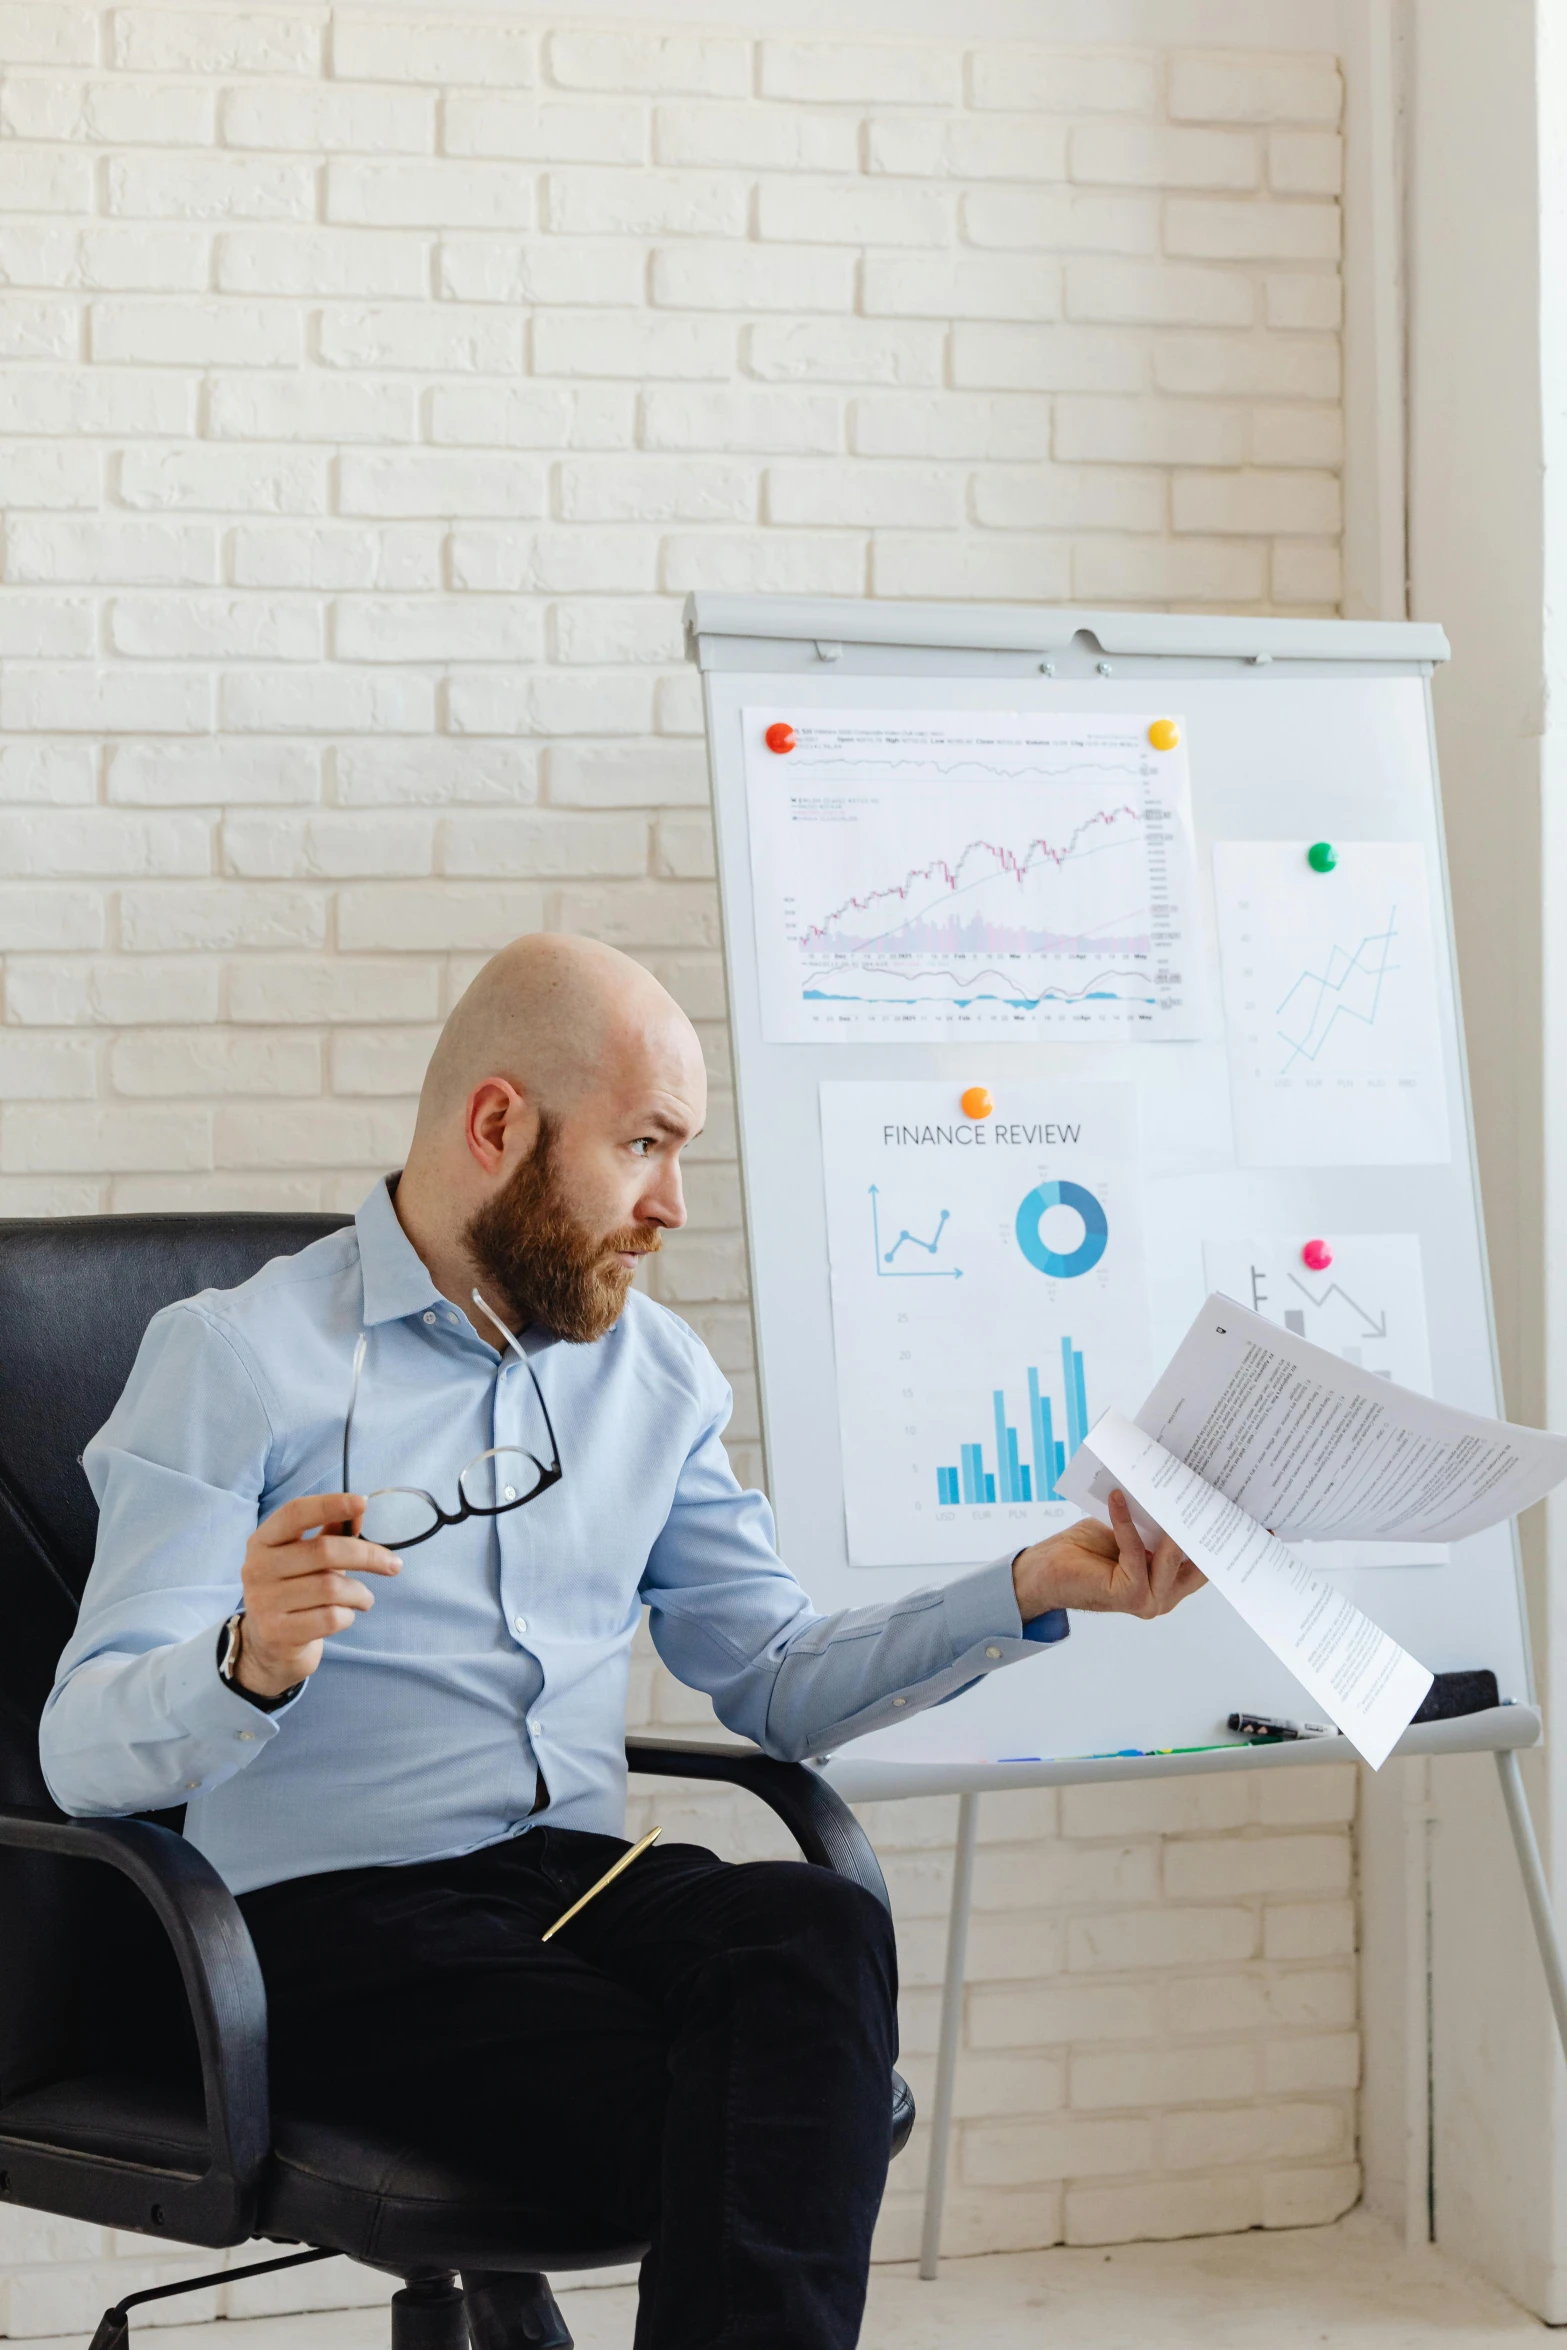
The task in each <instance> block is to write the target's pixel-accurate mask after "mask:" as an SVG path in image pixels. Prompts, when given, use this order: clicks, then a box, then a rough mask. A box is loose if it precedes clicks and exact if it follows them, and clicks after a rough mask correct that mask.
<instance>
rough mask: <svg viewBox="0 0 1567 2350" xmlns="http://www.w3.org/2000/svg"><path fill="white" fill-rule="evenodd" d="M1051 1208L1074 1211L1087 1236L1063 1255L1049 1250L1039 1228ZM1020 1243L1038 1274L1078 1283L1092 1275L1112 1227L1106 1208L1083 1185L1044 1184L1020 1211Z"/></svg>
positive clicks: (1032, 1193) (1033, 1191) (1018, 1237)
mask: <svg viewBox="0 0 1567 2350" xmlns="http://www.w3.org/2000/svg"><path fill="white" fill-rule="evenodd" d="M1047 1208H1071V1209H1073V1210H1074V1211H1075V1213H1076V1214H1077V1215H1079V1216H1081V1218H1082V1220H1083V1237H1082V1239H1081V1240H1080V1241H1079V1242H1078V1244H1077V1246H1076V1248H1074V1249H1071V1250H1069V1251H1068V1252H1067V1253H1066V1254H1065V1255H1063V1254H1062V1253H1061V1252H1060V1251H1059V1250H1057V1249H1053V1248H1047V1247H1046V1245H1045V1242H1044V1240H1043V1238H1042V1237H1041V1235H1040V1230H1039V1227H1040V1225H1041V1223H1042V1222H1043V1221H1044V1216H1045V1211H1046V1209H1047ZM1016 1230H1017V1244H1018V1247H1019V1248H1020V1249H1021V1250H1022V1251H1023V1254H1024V1256H1025V1257H1027V1259H1028V1261H1029V1263H1030V1264H1031V1265H1032V1266H1033V1268H1034V1270H1035V1272H1036V1273H1046V1274H1048V1275H1049V1276H1050V1278H1051V1279H1052V1280H1053V1281H1071V1280H1075V1279H1076V1277H1077V1275H1078V1274H1079V1273H1091V1272H1092V1271H1093V1269H1094V1267H1095V1265H1097V1264H1098V1262H1099V1260H1100V1258H1101V1257H1102V1256H1103V1255H1104V1253H1105V1249H1106V1247H1107V1246H1108V1244H1109V1239H1110V1226H1109V1223H1108V1222H1107V1220H1106V1217H1105V1212H1104V1209H1103V1208H1102V1207H1101V1206H1100V1204H1099V1202H1098V1200H1097V1199H1095V1197H1094V1195H1093V1193H1092V1192H1091V1191H1086V1190H1085V1189H1084V1187H1083V1186H1082V1184H1081V1183H1041V1184H1038V1185H1036V1187H1035V1188H1034V1190H1032V1191H1031V1192H1029V1193H1028V1195H1027V1197H1026V1198H1025V1199H1024V1200H1023V1202H1022V1205H1021V1206H1020V1207H1019V1209H1018V1212H1017V1225H1016Z"/></svg>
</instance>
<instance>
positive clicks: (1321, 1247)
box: [1300, 1240, 1333, 1273]
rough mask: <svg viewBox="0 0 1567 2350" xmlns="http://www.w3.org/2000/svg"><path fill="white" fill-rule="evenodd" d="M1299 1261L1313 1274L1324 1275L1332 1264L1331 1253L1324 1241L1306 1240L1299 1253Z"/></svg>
mask: <svg viewBox="0 0 1567 2350" xmlns="http://www.w3.org/2000/svg"><path fill="white" fill-rule="evenodd" d="M1300 1261H1301V1263H1302V1264H1303V1265H1305V1266H1308V1267H1309V1268H1310V1270H1311V1271H1312V1272H1313V1273H1325V1272H1326V1271H1327V1269H1328V1267H1329V1265H1331V1264H1332V1262H1333V1251H1332V1250H1331V1249H1330V1248H1329V1246H1328V1244H1327V1242H1326V1241H1325V1240H1308V1241H1307V1243H1306V1245H1305V1247H1304V1248H1303V1249H1302V1250H1301V1252H1300Z"/></svg>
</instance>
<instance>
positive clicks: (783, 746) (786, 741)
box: [762, 718, 795, 752]
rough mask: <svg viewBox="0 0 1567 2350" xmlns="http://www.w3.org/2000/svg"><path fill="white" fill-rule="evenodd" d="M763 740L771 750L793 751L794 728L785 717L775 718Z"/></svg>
mask: <svg viewBox="0 0 1567 2350" xmlns="http://www.w3.org/2000/svg"><path fill="white" fill-rule="evenodd" d="M762 740H763V742H764V743H766V745H767V747H768V749H769V750H770V751H780V752H782V751H792V750H793V749H794V745H795V732H794V728H793V727H792V726H790V725H789V724H788V723H787V721H786V720H785V719H782V718H778V719H775V720H774V722H773V724H772V725H771V726H770V727H769V728H768V729H767V732H766V733H765V734H764V735H763V737H762Z"/></svg>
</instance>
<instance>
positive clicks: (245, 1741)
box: [238, 1730, 256, 1746]
mask: <svg viewBox="0 0 1567 2350" xmlns="http://www.w3.org/2000/svg"><path fill="white" fill-rule="evenodd" d="M238 1735H239V1742H240V1744H241V1746H253V1745H254V1744H255V1741H256V1733H255V1731H254V1730H241V1731H240V1732H239V1733H238Z"/></svg>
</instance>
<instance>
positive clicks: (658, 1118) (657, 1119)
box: [641, 1110, 702, 1139]
mask: <svg viewBox="0 0 1567 2350" xmlns="http://www.w3.org/2000/svg"><path fill="white" fill-rule="evenodd" d="M641 1123H642V1124H643V1125H644V1126H651V1127H652V1128H653V1129H654V1130H655V1132H657V1133H659V1134H683V1135H685V1136H686V1137H687V1138H688V1139H694V1138H695V1136H697V1135H698V1134H700V1133H701V1131H702V1129H701V1127H700V1126H689V1125H687V1123H686V1121H685V1120H684V1119H683V1118H671V1117H670V1115H669V1113H668V1112H667V1111H666V1110H649V1112H648V1114H647V1116H646V1117H645V1118H644V1119H643V1120H642V1121H641Z"/></svg>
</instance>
